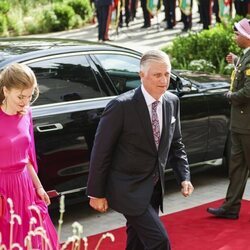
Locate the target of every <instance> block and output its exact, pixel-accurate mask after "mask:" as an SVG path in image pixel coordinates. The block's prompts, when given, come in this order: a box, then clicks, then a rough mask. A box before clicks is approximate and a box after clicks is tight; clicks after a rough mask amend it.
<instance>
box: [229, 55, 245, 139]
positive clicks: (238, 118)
mask: <svg viewBox="0 0 250 250" xmlns="http://www.w3.org/2000/svg"><path fill="white" fill-rule="evenodd" d="M236 67H237V69H236V72H235V78H234V82H233V89H232V91H233V92H232V95H231V102H232V106H231V130H232V131H233V132H236V133H239V134H250V122H249V121H250V50H248V51H247V52H246V53H245V54H244V55H243V56H242V57H241V58H240V61H239V63H238V65H237V66H236Z"/></svg>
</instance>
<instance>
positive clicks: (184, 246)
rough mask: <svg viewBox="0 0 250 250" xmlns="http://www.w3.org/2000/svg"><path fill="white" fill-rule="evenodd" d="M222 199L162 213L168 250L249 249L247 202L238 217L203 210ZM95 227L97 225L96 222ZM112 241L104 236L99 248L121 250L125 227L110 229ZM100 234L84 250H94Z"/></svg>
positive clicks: (249, 213)
mask: <svg viewBox="0 0 250 250" xmlns="http://www.w3.org/2000/svg"><path fill="white" fill-rule="evenodd" d="M221 203H222V201H221V200H220V201H216V202H211V203H207V204H204V205H201V206H198V207H195V208H191V209H187V210H183V211H180V212H176V213H173V214H169V215H165V216H162V217H161V218H162V221H163V223H164V224H165V226H166V228H167V231H168V234H169V237H170V240H171V245H172V250H248V249H249V250H250V201H246V200H244V201H243V202H242V208H241V213H240V218H239V219H238V220H227V219H219V218H215V217H213V216H212V215H211V216H210V215H209V214H208V213H207V212H206V208H207V207H208V206H215V207H217V206H219V205H220V204H221ZM97 226H98V225H97ZM110 233H113V234H114V236H115V242H113V243H112V242H111V241H110V240H109V239H107V238H106V239H105V240H104V241H103V242H102V244H101V246H100V248H99V250H123V249H125V241H126V232H125V227H122V228H118V229H116V230H112V231H110ZM101 235H102V234H98V235H93V236H90V237H88V241H89V246H88V250H93V249H95V246H96V244H97V242H98V239H99V238H100V237H101Z"/></svg>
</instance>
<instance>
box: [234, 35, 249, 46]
mask: <svg viewBox="0 0 250 250" xmlns="http://www.w3.org/2000/svg"><path fill="white" fill-rule="evenodd" d="M234 35H235V42H236V43H237V45H238V46H239V47H240V48H242V49H245V48H247V47H248V44H249V40H248V39H247V38H246V37H244V36H242V35H241V34H240V33H239V32H238V31H235V32H234Z"/></svg>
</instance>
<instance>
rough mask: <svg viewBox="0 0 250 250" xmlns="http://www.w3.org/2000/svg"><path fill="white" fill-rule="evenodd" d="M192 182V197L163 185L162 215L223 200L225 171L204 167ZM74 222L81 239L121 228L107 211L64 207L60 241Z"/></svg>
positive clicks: (121, 221) (172, 185)
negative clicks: (80, 227)
mask: <svg viewBox="0 0 250 250" xmlns="http://www.w3.org/2000/svg"><path fill="white" fill-rule="evenodd" d="M192 183H193V185H194V187H195V190H194V193H193V194H192V196H190V197H188V198H184V197H183V196H182V195H181V193H180V189H179V187H178V186H177V184H176V181H175V180H171V181H167V182H166V195H165V198H164V214H170V213H173V212H176V211H181V210H183V209H187V208H191V207H195V206H198V205H201V204H204V203H208V202H211V201H215V200H218V199H223V198H224V197H225V193H226V190H227V186H228V178H227V174H226V173H225V170H222V169H221V168H220V167H217V168H208V169H206V170H205V171H204V172H201V173H197V174H193V175H192ZM121 195H122V194H121ZM244 199H248V200H249V199H250V182H248V184H247V187H246V191H245V195H244ZM52 217H53V219H54V223H55V225H57V224H58V223H57V220H58V213H57V212H56V211H55V212H54V213H53V215H52ZM74 221H78V222H79V223H80V224H81V225H83V235H84V236H89V235H93V234H97V233H101V232H108V231H110V230H112V229H115V228H119V227H121V226H124V225H125V220H124V218H123V216H122V215H120V214H118V213H117V212H114V211H111V210H109V211H108V212H107V213H105V214H100V213H98V212H95V211H94V210H92V209H91V208H90V207H89V206H88V204H87V203H81V204H77V205H75V206H69V207H67V208H66V212H65V215H64V224H63V228H62V237H61V239H62V240H65V239H66V238H67V237H68V236H70V235H72V228H71V224H72V223H73V222H74Z"/></svg>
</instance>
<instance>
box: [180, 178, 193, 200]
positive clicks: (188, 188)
mask: <svg viewBox="0 0 250 250" xmlns="http://www.w3.org/2000/svg"><path fill="white" fill-rule="evenodd" d="M181 186H182V189H181V192H182V194H183V195H184V196H185V197H187V196H190V195H191V194H192V193H193V191H194V187H193V185H192V183H191V182H190V181H183V182H182V183H181Z"/></svg>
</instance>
